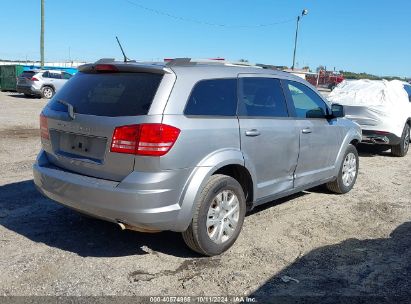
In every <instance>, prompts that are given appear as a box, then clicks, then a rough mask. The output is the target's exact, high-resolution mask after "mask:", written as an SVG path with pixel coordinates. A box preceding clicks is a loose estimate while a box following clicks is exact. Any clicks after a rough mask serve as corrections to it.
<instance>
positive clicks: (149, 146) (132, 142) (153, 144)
mask: <svg viewBox="0 0 411 304" xmlns="http://www.w3.org/2000/svg"><path fill="white" fill-rule="evenodd" d="M179 134H180V129H178V128H176V127H173V126H169V125H165V124H161V123H147V124H140V125H129V126H121V127H117V128H116V129H115V130H114V133H113V139H112V142H111V148H110V151H111V152H117V153H128V154H136V155H147V156H162V155H165V154H166V153H167V152H168V151H170V149H171V148H172V147H173V145H174V143H175V142H176V140H177V138H178V136H179Z"/></svg>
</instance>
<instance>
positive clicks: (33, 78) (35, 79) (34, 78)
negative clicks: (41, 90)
mask: <svg viewBox="0 0 411 304" xmlns="http://www.w3.org/2000/svg"><path fill="white" fill-rule="evenodd" d="M30 80H31V81H39V80H38V79H37V78H36V77H31V78H30Z"/></svg>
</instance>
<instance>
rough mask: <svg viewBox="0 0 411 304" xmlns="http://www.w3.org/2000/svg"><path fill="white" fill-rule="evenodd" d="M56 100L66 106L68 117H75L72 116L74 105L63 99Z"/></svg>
mask: <svg viewBox="0 0 411 304" xmlns="http://www.w3.org/2000/svg"><path fill="white" fill-rule="evenodd" d="M57 102H59V103H61V104H63V105H65V106H66V107H67V110H68V115H69V116H70V118H71V119H72V120H73V119H74V118H75V116H74V107H73V105H72V104H70V103H68V102H67V101H64V100H62V99H57Z"/></svg>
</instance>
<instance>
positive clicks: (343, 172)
mask: <svg viewBox="0 0 411 304" xmlns="http://www.w3.org/2000/svg"><path fill="white" fill-rule="evenodd" d="M358 167H359V158H358V152H357V149H356V148H355V147H354V146H353V145H351V144H350V145H348V147H347V150H346V151H345V154H344V158H343V161H342V163H341V167H340V170H339V172H338V176H337V179H336V180H334V181H332V182H329V183H327V184H326V187H327V189H328V190H330V191H331V192H334V193H338V194H344V193H347V192H349V191H350V190H351V189H352V188H353V187H354V184H355V182H356V180H357V175H358Z"/></svg>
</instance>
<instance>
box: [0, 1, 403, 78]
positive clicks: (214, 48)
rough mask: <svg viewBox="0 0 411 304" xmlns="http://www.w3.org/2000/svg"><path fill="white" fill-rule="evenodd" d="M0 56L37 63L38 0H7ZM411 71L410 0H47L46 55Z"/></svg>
mask: <svg viewBox="0 0 411 304" xmlns="http://www.w3.org/2000/svg"><path fill="white" fill-rule="evenodd" d="M0 4H1V5H0V16H1V18H0V28H1V29H2V31H1V32H2V35H1V40H0V58H1V59H13V60H14V59H21V60H25V59H26V58H27V59H28V60H39V58H40V51H39V49H40V46H39V43H40V0H19V1H12V0H0ZM303 9H308V15H307V16H304V17H303V18H302V20H301V22H300V31H299V39H298V47H297V55H296V62H297V67H303V66H310V67H311V69H312V70H315V69H316V67H318V66H319V65H323V66H326V67H327V68H328V69H333V68H334V67H335V68H336V70H346V71H353V72H368V73H372V74H376V75H387V76H389V75H391V76H392V75H395V76H401V77H405V76H407V77H410V76H411V58H410V53H411V0H395V1H388V0H355V1H354V0H339V1H334V0H332V1H330V0H310V1H309V0H253V1H251V0H249V1H244V0H235V1H234V0H208V1H203V0H196V1H193V0H191V1H189V0H174V1H170V0H169V1H167V0H151V1H148V0H87V1H85V0H65V1H63V0H45V59H46V61H67V60H80V61H87V62H90V61H95V60H97V59H99V58H118V59H121V58H122V55H121V52H120V50H119V48H118V45H117V43H116V40H115V36H116V35H117V36H119V38H120V40H121V42H122V44H123V47H124V49H125V51H126V53H127V56H128V57H130V58H132V59H136V60H162V59H163V58H174V57H191V58H215V57H222V58H225V59H227V60H232V61H236V60H239V59H247V60H249V61H250V62H253V63H265V64H273V65H285V66H291V65H292V56H293V49H294V35H295V28H296V18H297V16H298V15H299V14H300V13H301V11H302V10H303Z"/></svg>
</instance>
